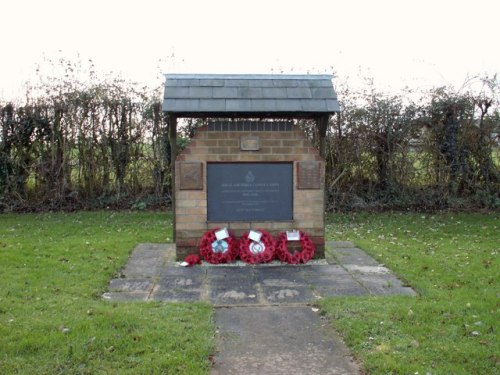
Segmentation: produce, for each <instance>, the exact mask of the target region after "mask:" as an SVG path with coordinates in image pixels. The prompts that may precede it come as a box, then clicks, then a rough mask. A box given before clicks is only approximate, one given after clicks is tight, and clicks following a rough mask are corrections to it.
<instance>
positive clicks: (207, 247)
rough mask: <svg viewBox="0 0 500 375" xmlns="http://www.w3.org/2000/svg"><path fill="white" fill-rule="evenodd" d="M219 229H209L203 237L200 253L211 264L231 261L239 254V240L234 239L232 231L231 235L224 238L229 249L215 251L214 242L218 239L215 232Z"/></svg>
mask: <svg viewBox="0 0 500 375" xmlns="http://www.w3.org/2000/svg"><path fill="white" fill-rule="evenodd" d="M218 230H219V228H217V229H213V230H209V231H207V232H205V234H204V235H203V236H202V237H201V240H200V255H201V256H202V257H203V259H205V260H206V261H207V262H208V263H211V264H221V263H231V262H233V261H234V260H235V259H236V257H237V256H238V246H237V241H236V240H235V239H234V237H233V236H232V235H231V233H229V237H228V238H225V239H224V241H226V243H227V250H226V251H225V252H216V251H214V250H213V248H212V244H213V243H214V242H215V241H217V237H216V236H215V232H217V231H218Z"/></svg>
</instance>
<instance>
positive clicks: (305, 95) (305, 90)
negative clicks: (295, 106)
mask: <svg viewBox="0 0 500 375" xmlns="http://www.w3.org/2000/svg"><path fill="white" fill-rule="evenodd" d="M286 93H287V96H288V97H289V98H291V99H310V98H312V96H311V89H310V88H309V87H287V88H286Z"/></svg>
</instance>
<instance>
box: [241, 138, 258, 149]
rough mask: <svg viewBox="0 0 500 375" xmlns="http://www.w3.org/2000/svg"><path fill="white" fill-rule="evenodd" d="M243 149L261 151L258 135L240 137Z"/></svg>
mask: <svg viewBox="0 0 500 375" xmlns="http://www.w3.org/2000/svg"><path fill="white" fill-rule="evenodd" d="M240 150H241V151H259V150H260V138H259V137H258V136H256V135H244V136H242V137H240Z"/></svg>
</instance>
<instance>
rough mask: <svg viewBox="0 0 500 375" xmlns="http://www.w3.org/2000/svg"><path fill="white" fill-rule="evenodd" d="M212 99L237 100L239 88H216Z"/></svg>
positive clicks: (213, 90)
mask: <svg viewBox="0 0 500 375" xmlns="http://www.w3.org/2000/svg"><path fill="white" fill-rule="evenodd" d="M212 97H214V98H224V99H230V98H237V97H238V87H214V88H213V89H212Z"/></svg>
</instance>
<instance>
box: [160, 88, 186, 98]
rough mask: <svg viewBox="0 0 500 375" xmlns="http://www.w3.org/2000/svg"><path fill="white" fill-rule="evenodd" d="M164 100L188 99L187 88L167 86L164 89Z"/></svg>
mask: <svg viewBox="0 0 500 375" xmlns="http://www.w3.org/2000/svg"><path fill="white" fill-rule="evenodd" d="M165 97H166V98H189V87H183V86H171V87H170V86H167V87H166V88H165Z"/></svg>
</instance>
